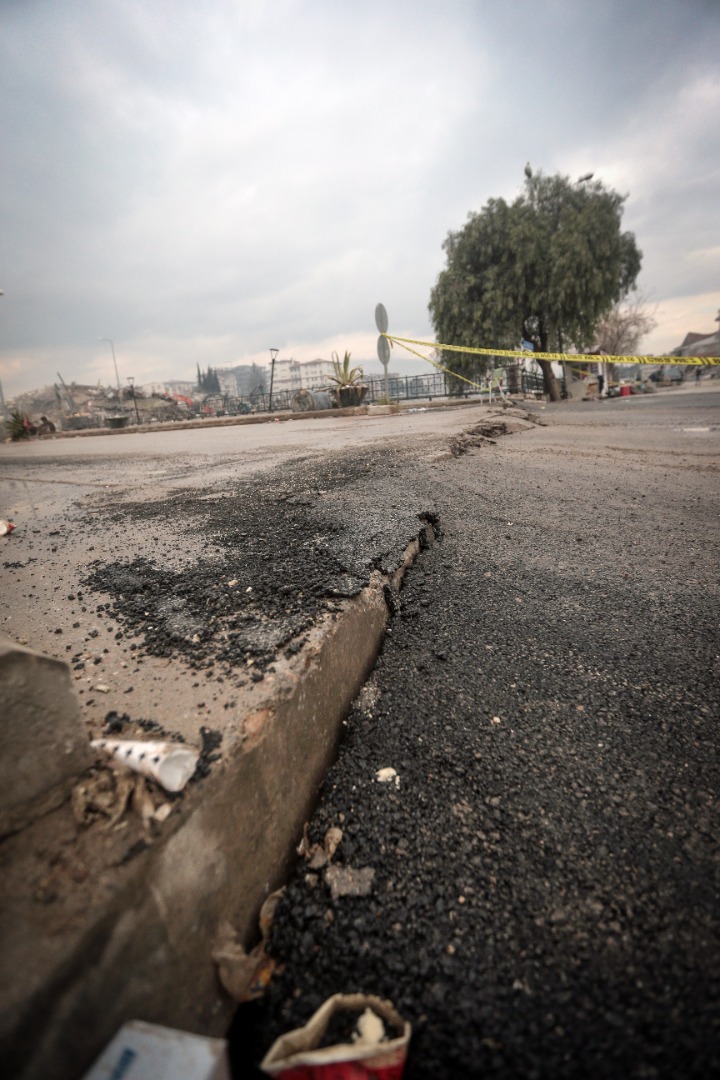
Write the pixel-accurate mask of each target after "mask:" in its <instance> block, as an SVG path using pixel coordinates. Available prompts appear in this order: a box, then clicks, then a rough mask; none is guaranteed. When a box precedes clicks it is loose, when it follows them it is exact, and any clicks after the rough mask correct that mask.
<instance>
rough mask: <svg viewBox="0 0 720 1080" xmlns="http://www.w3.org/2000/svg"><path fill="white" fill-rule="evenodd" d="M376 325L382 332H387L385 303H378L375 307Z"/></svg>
mask: <svg viewBox="0 0 720 1080" xmlns="http://www.w3.org/2000/svg"><path fill="white" fill-rule="evenodd" d="M375 325H376V326H377V328H378V330H379V331H380V333H381V334H387V328H388V317H387V311H386V310H385V305H384V304H378V305H377V307H376V308H375ZM381 359H382V357H381Z"/></svg>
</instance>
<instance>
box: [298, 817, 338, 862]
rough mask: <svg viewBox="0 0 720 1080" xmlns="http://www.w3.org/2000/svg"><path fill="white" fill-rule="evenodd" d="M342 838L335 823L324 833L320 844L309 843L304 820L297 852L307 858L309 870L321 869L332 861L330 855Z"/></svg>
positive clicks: (331, 855)
mask: <svg viewBox="0 0 720 1080" xmlns="http://www.w3.org/2000/svg"><path fill="white" fill-rule="evenodd" d="M342 838H343V832H342V829H339V828H338V827H337V825H332V826H331V827H330V828H329V829H328V831H327V832H326V833H325V838H324V840H323V842H322V844H311V843H310V839H309V837H308V826H307V822H305V827H304V828H303V835H302V840H301V841H300V843H299V845H298V848H297V853H298V855H301V856H303V857H304V858H305V859H306V860H307V863H308V866H309V868H310V869H311V870H322V868H323V866H326V865H327V864H328V863H329V862H332V857H333V855H334V854H335V852H336V851H337V849H338V846H339V844H340V841H341V840H342Z"/></svg>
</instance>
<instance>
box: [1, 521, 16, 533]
mask: <svg viewBox="0 0 720 1080" xmlns="http://www.w3.org/2000/svg"><path fill="white" fill-rule="evenodd" d="M16 528H17V526H16V525H14V524H13V522H12V521H5V519H4V518H0V536H6V535H7V534H8V533H11V532H12V531H13V529H16Z"/></svg>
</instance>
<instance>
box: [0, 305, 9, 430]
mask: <svg viewBox="0 0 720 1080" xmlns="http://www.w3.org/2000/svg"><path fill="white" fill-rule="evenodd" d="M4 295H5V293H4V292H3V291H2V289H0V296H4ZM0 406H1V407H2V414H3V420H4V421H5V423H6V424H9V423H10V417H9V415H8V410H7V405H6V404H5V395H4V394H3V388H2V382H0Z"/></svg>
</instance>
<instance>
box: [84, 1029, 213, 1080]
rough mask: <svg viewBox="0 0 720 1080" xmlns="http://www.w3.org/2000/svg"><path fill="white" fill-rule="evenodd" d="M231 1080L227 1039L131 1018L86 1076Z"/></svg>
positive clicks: (96, 1079) (89, 1079) (93, 1078)
mask: <svg viewBox="0 0 720 1080" xmlns="http://www.w3.org/2000/svg"><path fill="white" fill-rule="evenodd" d="M167 1076H171V1077H173V1080H230V1062H229V1060H228V1046H227V1042H226V1040H225V1039H208V1038H206V1037H205V1036H203V1035H194V1034H191V1033H190V1032H189V1031H176V1030H175V1029H174V1028H168V1027H161V1026H160V1025H159V1024H146V1023H145V1022H144V1021H142V1020H131V1021H130V1023H128V1024H125V1025H124V1027H122V1028H121V1029H120V1031H119V1032H118V1033H117V1035H116V1036H115V1038H114V1039H113V1040H112V1042H110V1043H109V1044H108V1045H107V1046H106V1048H105V1049H104V1050H103V1052H102V1054H101V1055H100V1057H99V1058H98V1059H97V1061H96V1062H95V1064H94V1065H93V1066H92V1067H91V1069H90V1071H89V1072H87V1073H85V1075H84V1077H83V1080H112V1078H113V1077H118V1078H119V1077H122V1078H123V1080H160V1078H161V1077H167Z"/></svg>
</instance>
